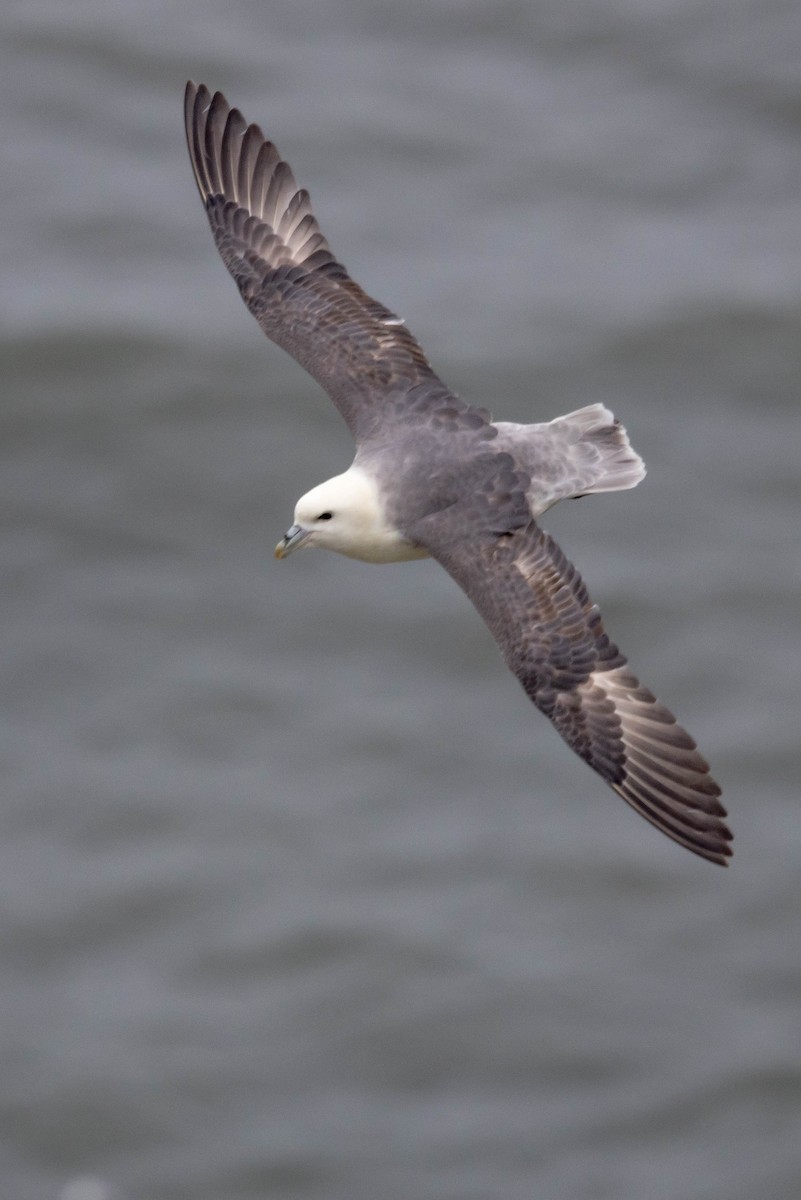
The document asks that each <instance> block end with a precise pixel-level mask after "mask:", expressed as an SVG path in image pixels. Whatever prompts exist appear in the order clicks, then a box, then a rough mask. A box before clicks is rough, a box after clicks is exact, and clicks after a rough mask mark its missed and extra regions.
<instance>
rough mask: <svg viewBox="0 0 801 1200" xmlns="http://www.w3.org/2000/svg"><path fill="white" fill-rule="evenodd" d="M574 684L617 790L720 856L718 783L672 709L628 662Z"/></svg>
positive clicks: (692, 843) (679, 837)
mask: <svg viewBox="0 0 801 1200" xmlns="http://www.w3.org/2000/svg"><path fill="white" fill-rule="evenodd" d="M576 691H577V693H578V695H579V696H580V697H581V704H582V707H583V708H584V709H585V711H586V712H587V713H588V714H589V715H590V718H591V719H592V717H593V716H594V718H595V722H596V723H597V725H598V727H599V732H601V733H602V736H601V739H600V743H601V744H600V746H598V745H597V743H596V746H597V749H598V750H599V751H600V754H601V756H602V757H604V758H605V760H606V762H607V764H608V770H609V782H610V784H611V785H612V787H613V788H614V790H615V791H616V792H617V793H618V795H619V796H621V797H622V798H623V799H624V800H625V801H627V803H628V804H630V805H631V806H632V807H633V808H636V809H637V811H638V812H639V813H641V814H642V815H643V816H644V817H646V818H647V820H649V821H651V822H652V823H653V824H654V825H656V826H657V827H658V828H660V829H662V830H663V832H665V833H667V834H669V836H670V837H673V838H675V839H676V841H679V842H681V843H683V845H685V846H687V847H688V848H689V849H691V850H695V851H696V853H699V852H700V853H702V854H703V855H704V856H705V857H707V858H711V859H713V860H714V861H717V862H720V863H725V860H726V858H727V857H728V856H729V855H730V854H731V849H730V847H729V846H728V845H727V843H726V841H725V840H724V838H725V837H727V836H728V831H727V830H726V828H725V826H723V825H722V824H721V818H722V817H724V816H725V815H726V813H725V809H724V808H723V805H722V804H721V802H720V800H719V799H718V797H719V796H720V788H719V787H718V785H717V783H716V782H715V781H714V779H713V778H712V776H711V775H710V773H709V764H708V763H707V762H706V759H704V758H703V757H702V756H701V754H699V752H698V750H697V748H696V745H695V742H694V741H693V739H692V738H691V737H690V735H689V734H688V733H687V732H686V731H685V730H684V729H682V728H681V726H680V725H678V724H677V723H676V719H675V717H674V716H673V714H672V713H671V712H670V711H669V710H668V709H667V708H665V706H664V705H663V704H660V703H659V702H658V700H657V699H656V698H655V696H654V695H653V694H652V693H651V692H650V691H649V690H648V689H647V688H645V687H642V686H641V684H640V683H639V681H638V680H637V678H636V677H635V676H634V675H633V674H632V672H631V671H630V670H629V669H628V667H617V668H615V669H613V670H609V671H603V670H596V671H593V672H592V673H591V675H590V677H589V678H588V679H587V680H586V682H584V683H582V684H580V685H579V686H578V688H577V689H576Z"/></svg>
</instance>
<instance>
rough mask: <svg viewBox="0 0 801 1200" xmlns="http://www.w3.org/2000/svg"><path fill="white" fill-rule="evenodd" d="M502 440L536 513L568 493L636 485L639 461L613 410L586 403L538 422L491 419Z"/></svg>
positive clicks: (641, 466)
mask: <svg viewBox="0 0 801 1200" xmlns="http://www.w3.org/2000/svg"><path fill="white" fill-rule="evenodd" d="M496 428H497V430H498V434H499V435H500V438H501V441H502V444H505V445H506V446H508V448H509V450H510V451H511V453H512V454H514V456H515V458H516V459H517V461H518V462H519V463H520V465H521V466H523V467H524V468H525V469H526V470H527V471H528V472H529V474H530V477H531V485H530V488H529V492H528V501H529V505H530V507H531V512H532V515H533V516H535V517H537V516H539V515H540V514H541V513H543V512H545V510H546V509H547V508H550V507H551V505H552V504H555V503H556V502H557V500H565V499H567V498H568V497H572V496H586V495H589V494H590V493H592V492H619V491H624V490H625V489H627V488H633V487H636V486H637V484H638V483H639V482H640V480H641V479H642V478H643V477H644V475H645V463H644V462H643V460H642V459H641V458H640V456H639V454H638V453H637V451H636V450H634V449H633V447H632V445H631V443H630V442H629V439H628V434H627V433H626V430H625V429H624V428H623V426H622V425H621V424H620V422H619V421H617V420H616V419H615V416H614V414H613V413H611V412H610V411H609V409H608V408H607V407H606V406H605V405H603V404H590V405H588V406H587V407H586V408H579V409H578V410H577V411H576V412H571V413H566V414H565V416H563V417H556V419H555V420H553V421H549V422H547V424H541V425H513V424H511V423H506V422H496Z"/></svg>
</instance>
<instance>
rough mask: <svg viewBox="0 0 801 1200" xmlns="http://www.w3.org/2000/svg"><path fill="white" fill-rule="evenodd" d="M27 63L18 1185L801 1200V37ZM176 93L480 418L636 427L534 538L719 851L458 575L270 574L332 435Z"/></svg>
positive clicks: (348, 12) (9, 21) (17, 525)
mask: <svg viewBox="0 0 801 1200" xmlns="http://www.w3.org/2000/svg"><path fill="white" fill-rule="evenodd" d="M0 35H1V36H0V90H2V98H3V105H2V112H3V121H2V128H1V129H0V153H1V155H2V161H3V164H4V171H3V176H2V183H0V187H1V188H2V192H3V223H2V235H0V248H1V252H2V264H3V270H2V286H1V287H0V356H2V378H3V381H4V383H3V402H2V407H1V408H0V413H1V414H2V439H1V440H0V452H1V453H2V471H0V490H1V493H2V495H1V500H2V504H1V505H0V514H2V566H3V596H4V605H3V609H4V615H5V621H4V638H3V676H2V677H3V688H2V734H3V738H2V748H3V758H2V762H3V780H4V782H3V789H2V797H3V799H2V805H0V823H2V836H0V979H2V988H1V991H0V1005H1V1006H2V1020H1V1021H0V1194H1V1195H2V1197H3V1200H6V1198H7V1200H48V1198H52V1200H59V1198H60V1200H105V1198H107V1197H110V1196H111V1195H112V1194H114V1195H116V1196H121V1197H123V1200H184V1198H191V1200H255V1198H257V1197H270V1198H271V1200H272V1198H274V1200H290V1198H291V1200H300V1198H303V1200H532V1198H536V1200H679V1198H681V1200H754V1197H759V1198H760V1200H798V1196H799V1195H801V965H800V963H801V955H800V954H799V908H800V901H801V888H800V887H799V859H801V837H799V820H798V795H797V792H798V777H799V703H798V701H799V683H798V680H799V671H800V669H801V651H799V633H798V629H799V621H798V615H799V590H800V589H801V566H800V565H799V553H798V511H799V500H801V484H800V483H799V448H800V446H801V440H800V439H799V433H800V432H801V430H800V429H799V420H798V392H799V381H800V380H801V75H799V71H798V63H799V57H800V56H801V8H799V6H798V4H797V3H795V2H794V0H793V2H789V0H788V2H780V0H743V3H739V4H732V3H731V0H696V2H695V3H693V4H686V3H682V2H681V0H661V2H657V0H628V2H621V0H575V2H574V0H571V3H565V2H564V0H558V2H557V0H550V2H549V0H545V2H543V3H537V4H536V5H533V4H530V3H524V2H523V0H520V2H514V0H512V2H510V3H504V4H500V3H496V4H489V3H484V4H479V3H459V4H457V3H449V2H447V0H434V2H427V3H422V2H420V0H416V2H410V3H407V4H406V5H403V6H400V5H389V4H382V3H378V4H371V3H369V2H368V0H354V2H351V3H348V2H346V0H330V2H327V3H326V4H324V5H323V4H312V3H309V2H307V3H303V2H295V3H291V4H290V3H283V2H278V3H269V4H264V5H255V4H249V3H246V2H245V0H236V2H234V3H229V4H226V5H224V6H221V5H218V4H212V3H210V2H208V0H197V2H195V3H192V4H190V3H188V2H184V0H175V2H173V3H167V4H156V3H154V2H152V0H150V2H145V3H138V4H131V3H129V2H128V0H125V2H123V0H105V2H104V3H102V4H101V3H99V2H98V0H83V2H81V0H71V2H70V3H56V2H55V0H39V2H38V3H37V2H35V0H24V3H23V2H19V3H15V2H13V0H12V2H10V3H7V4H6V5H5V6H4V7H3V10H2V14H0ZM189 76H191V77H193V78H195V79H199V80H202V81H203V82H205V83H207V84H209V85H210V86H211V87H212V88H214V87H221V88H222V89H223V90H225V91H226V93H227V95H228V97H229V99H230V100H231V101H232V102H233V103H235V104H237V105H239V106H240V107H241V108H242V109H243V110H244V112H245V113H246V115H247V116H248V118H249V119H251V120H257V121H259V122H260V123H261V124H262V126H263V127H264V128H265V130H266V131H267V132H268V133H269V135H270V136H272V137H274V138H275V139H276V141H277V142H278V145H279V147H280V148H281V151H282V153H283V154H284V155H285V156H286V157H287V158H289V159H290V161H291V162H292V164H293V167H294V168H295V171H296V173H297V175H298V176H299V178H300V180H301V182H302V183H303V184H304V185H306V186H307V187H309V188H310V190H311V192H312V197H313V199H314V203H315V207H316V210H317V213H318V216H319V218H320V221H321V223H322V225H323V229H324V231H325V232H326V234H327V236H328V237H329V240H330V241H331V243H332V245H333V247H334V250H335V252H336V253H337V254H338V255H339V256H340V258H341V259H342V260H343V261H344V262H345V263H346V264H347V265H348V267H349V268H350V270H351V271H352V273H353V274H354V276H355V277H356V278H357V279H358V280H359V281H360V282H361V283H362V284H363V285H364V286H365V287H367V288H368V290H369V291H371V292H372V293H373V294H374V295H375V296H377V297H378V298H379V299H381V300H382V301H383V302H385V303H386V304H388V305H390V306H391V307H392V308H394V309H395V310H396V311H398V312H400V313H402V314H403V316H404V317H406V319H407V320H408V322H409V324H410V326H411V328H412V329H413V330H414V331H415V333H416V334H417V335H418V336H419V337H420V339H421V341H422V342H423V345H424V347H425V349H426V351H427V353H428V354H429V356H430V358H431V360H432V362H433V363H434V365H435V366H436V368H437V369H438V370H439V371H440V372H441V373H442V375H443V376H444V378H445V379H446V380H447V381H448V383H449V384H450V385H451V386H452V387H454V388H456V389H457V390H458V391H459V392H460V393H461V394H462V395H463V396H465V398H467V399H469V400H470V401H474V402H475V403H477V404H482V405H484V404H486V405H489V406H490V407H491V408H492V409H493V411H494V412H495V413H496V414H497V415H498V416H500V417H503V418H505V419H511V420H529V419H530V420H544V419H547V418H550V417H551V416H554V415H557V414H558V413H560V412H565V411H568V410H570V409H572V408H578V407H580V406H581V405H584V404H589V403H593V402H596V401H603V402H605V403H607V404H608V405H609V406H610V407H612V408H613V409H614V411H615V413H616V414H617V415H618V416H619V417H620V418H621V419H622V420H623V421H624V422H625V424H626V426H627V427H628V429H629V432H630V435H631V438H632V441H633V443H634V445H635V446H636V448H637V449H638V450H639V451H640V453H641V454H642V455H643V457H644V458H645V460H646V462H647V464H648V468H649V474H648V478H647V479H646V481H645V482H644V483H643V484H642V485H641V487H640V488H638V489H637V491H636V492H631V493H624V494H619V495H614V496H606V497H595V498H589V499H586V500H582V501H581V502H580V503H578V504H573V503H570V504H567V505H563V506H562V507H561V508H560V509H557V510H555V511H554V512H552V513H550V514H549V515H548V519H547V522H546V524H547V526H548V528H550V529H551V531H552V532H553V533H554V534H555V535H556V536H557V537H558V538H559V539H560V542H561V543H562V545H563V546H564V548H565V550H566V552H567V553H568V554H569V556H570V557H571V558H573V559H574V560H575V561H576V563H577V564H578V565H579V568H580V569H581V571H582V574H583V575H584V577H585V579H586V581H587V583H588V586H589V587H590V589H591V592H592V595H593V597H594V599H595V600H596V601H597V602H598V603H599V604H600V605H601V607H602V609H603V612H604V614H605V617H606V623H607V626H608V628H609V629H610V631H611V633H612V635H613V636H614V637H615V638H616V639H617V640H618V641H619V642H620V643H621V645H622V647H623V649H624V651H625V652H626V653H627V654H628V656H629V658H630V659H631V661H632V663H633V665H634V666H635V668H636V670H637V671H638V673H639V674H640V676H641V677H642V678H643V680H644V682H645V683H646V684H648V685H649V686H650V687H652V688H653V689H654V690H655V691H657V692H658V693H659V695H660V696H661V697H662V698H663V699H664V700H665V701H666V702H667V703H668V704H669V705H670V706H671V707H672V708H673V709H674V710H675V711H676V712H677V713H678V715H679V717H680V719H681V720H682V722H683V723H684V724H686V725H687V727H688V728H689V729H690V730H691V731H692V732H693V734H694V736H695V737H696V738H697V739H698V741H699V743H700V745H701V748H702V750H703V752H704V753H705V754H706V756H707V757H708V758H709V759H710V761H711V763H712V765H713V768H714V772H715V775H716V777H717V778H718V779H719V780H720V782H721V784H722V786H723V788H724V793H725V800H726V803H727V805H728V807H729V811H730V814H731V821H732V825H733V828H734V830H735V834H736V843H735V859H734V865H733V867H732V868H731V870H729V871H721V870H719V869H717V868H715V867H712V866H710V865H709V864H706V863H703V862H701V861H700V860H698V859H696V858H694V857H692V856H691V855H689V854H687V853H685V852H683V851H681V850H680V849H679V848H678V847H676V846H674V845H672V844H670V843H669V842H668V841H667V840H666V839H664V838H662V837H660V835H659V834H658V833H657V832H656V831H655V830H653V829H651V828H650V827H649V826H648V825H647V824H646V823H645V822H643V821H641V820H640V819H638V818H637V817H636V815H635V814H633V813H632V812H630V811H629V810H628V809H627V808H626V806H625V805H623V804H621V803H620V801H619V800H617V799H616V797H615V796H614V795H613V794H612V793H611V792H610V791H609V790H608V789H606V788H605V787H604V786H603V784H602V783H600V782H599V781H598V780H597V779H596V778H595V777H593V775H592V774H591V773H590V772H588V771H587V769H586V767H585V766H584V765H583V764H582V763H581V762H580V761H579V760H578V759H575V758H573V757H572V756H571V755H570V754H569V753H568V752H567V750H566V749H565V748H564V746H563V745H562V744H561V742H560V741H559V739H558V738H557V737H556V736H555V735H554V733H553V731H552V730H551V729H550V728H549V726H548V723H547V722H546V721H545V720H544V719H543V718H542V717H541V716H540V715H539V714H538V713H537V712H536V711H535V710H534V709H533V708H531V706H529V705H528V704H527V702H526V700H525V697H524V696H523V695H522V694H521V692H520V689H519V688H518V687H517V685H516V684H515V681H514V680H513V679H512V678H511V676H509V675H508V674H507V673H506V672H505V670H504V669H503V667H502V664H501V663H500V660H499V657H498V654H497V650H496V648H495V646H494V645H493V643H492V640H491V638H490V636H489V634H488V633H487V631H486V630H485V629H484V627H483V626H482V624H481V622H480V620H479V618H478V617H477V616H476V614H475V613H474V612H473V610H472V609H471V607H470V605H469V604H468V602H467V601H466V600H465V598H464V597H463V596H462V595H461V593H460V592H459V591H458V589H457V588H456V587H455V585H453V584H452V583H451V582H450V580H448V578H447V577H446V576H445V575H444V573H443V572H442V571H441V570H440V569H439V568H438V567H437V566H436V565H435V564H433V563H431V562H422V563H411V564H404V565H401V566H389V567H384V568H376V567H370V566H366V565H363V564H358V563H354V562H349V561H346V560H344V559H338V558H337V557H335V556H333V555H328V556H326V555H323V554H317V555H314V554H308V555H298V556H297V557H295V558H293V559H291V560H290V561H289V562H288V563H285V564H279V563H276V562H274V561H273V559H272V546H273V545H274V544H275V542H276V540H277V538H278V537H279V535H280V534H281V533H283V531H284V529H285V528H286V526H287V525H288V524H289V522H290V520H291V515H292V510H293V506H294V502H295V499H296V498H297V496H298V495H300V494H301V493H302V492H304V491H306V490H307V489H308V488H309V487H310V486H311V485H313V484H314V483H316V482H318V481H319V480H321V479H323V478H326V477H327V476H329V475H332V474H334V473H336V472H337V471H339V470H342V469H344V467H345V466H346V465H347V464H348V462H349V458H350V453H351V447H350V441H349V437H348V434H347V431H346V429H345V428H344V426H343V425H342V423H341V422H340V420H339V417H338V416H337V414H336V412H335V411H334V409H333V407H332V406H331V405H330V404H329V403H328V402H327V400H326V399H325V397H324V396H322V394H321V393H320V392H319V390H318V388H317V387H316V385H315V384H314V383H313V382H312V381H311V380H310V379H309V378H308V377H307V376H306V375H304V373H303V372H302V371H301V370H300V368H299V367H297V366H296V365H295V364H294V363H293V362H292V361H291V360H289V359H288V358H287V357H286V356H285V355H283V354H282V353H281V352H280V351H278V350H277V349H276V348H275V347H272V346H271V345H270V344H269V343H268V342H267V341H266V340H265V339H264V338H263V337H262V335H261V334H260V332H259V330H258V328H257V327H256V325H255V323H254V322H253V321H252V320H251V318H250V317H249V316H248V314H247V312H246V311H245V309H244V307H243V305H242V304H241V301H240V300H239V298H238V296H237V294H236V290H235V288H234V287H233V285H232V284H231V281H230V280H229V279H228V277H227V275H226V272H225V270H224V268H223V266H222V265H221V263H220V262H219V260H218V258H217V255H216V252H215V250H214V247H213V244H212V240H211V237H210V234H209V231H208V228H207V226H206V222H205V218H204V215H203V212H202V209H201V206H200V203H199V201H198V198H197V195H196V192H195V190H194V184H193V181H192V177H191V171H190V168H189V164H188V160H187V157H186V153H185V149H184V146H183V140H182V139H183V133H182V124H181V96H182V90H183V85H184V82H185V80H186V78H187V77H189ZM93 1189H94V1190H93Z"/></svg>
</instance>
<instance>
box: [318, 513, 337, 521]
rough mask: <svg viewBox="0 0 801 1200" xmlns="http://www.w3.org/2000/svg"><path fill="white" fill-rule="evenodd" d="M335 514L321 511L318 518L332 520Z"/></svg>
mask: <svg viewBox="0 0 801 1200" xmlns="http://www.w3.org/2000/svg"><path fill="white" fill-rule="evenodd" d="M333 515H334V514H333V513H320V515H319V517H318V518H317V520H318V521H330V520H331V518H332V517H333Z"/></svg>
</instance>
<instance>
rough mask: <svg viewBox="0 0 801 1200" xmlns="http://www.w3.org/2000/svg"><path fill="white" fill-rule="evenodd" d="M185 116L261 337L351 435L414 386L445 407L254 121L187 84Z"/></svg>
mask: <svg viewBox="0 0 801 1200" xmlns="http://www.w3.org/2000/svg"><path fill="white" fill-rule="evenodd" d="M184 113H185V119H186V139H187V145H188V147H189V155H190V158H191V160H192V167H193V169H194V172H195V179H196V180H197V185H198V189H199V191H200V195H201V198H202V200H203V203H204V205H205V207H206V213H207V215H208V218H209V222H210V224H211V229H212V233H213V234H214V240H215V242H216V244H217V249H218V250H219V252H220V254H221V256H222V259H223V262H224V263H225V265H226V266H227V268H228V270H229V271H230V272H231V274H232V275H233V277H234V279H235V281H236V284H237V287H238V288H239V290H240V292H241V294H242V298H243V300H244V301H245V303H246V304H247V306H248V308H249V309H250V311H251V312H252V313H253V315H254V317H255V318H256V320H257V321H258V322H259V324H260V325H261V327H262V329H263V330H264V332H265V333H266V334H267V336H268V337H269V338H272V340H273V341H274V342H277V343H278V345H279V346H282V347H283V348H284V349H285V350H287V351H288V352H289V353H290V354H291V355H292V356H293V358H295V359H297V361H298V362H299V363H300V364H301V366H303V367H305V368H306V370H307V371H308V372H309V373H310V374H311V375H312V376H313V377H314V378H315V379H316V380H317V381H318V383H320V384H321V385H322V386H323V387H324V388H325V390H326V391H327V392H328V394H329V395H330V397H331V399H332V400H333V401H334V403H335V404H336V406H337V408H338V409H339V411H340V412H341V413H342V416H343V417H344V418H345V420H346V422H347V424H348V426H349V427H350V429H351V432H352V433H353V434H354V436H355V437H356V438H357V439H363V438H364V437H366V436H368V435H369V433H370V431H371V430H372V429H373V428H374V427H375V426H376V425H378V424H379V423H380V422H382V421H384V420H386V418H387V415H388V413H387V408H388V407H391V406H394V407H395V409H400V408H402V406H403V401H404V397H405V396H406V395H408V393H409V392H410V391H411V390H412V389H416V390H415V396H414V405H415V407H416V408H418V409H423V410H424V409H425V404H424V403H421V397H422V398H423V399H424V398H425V396H426V395H427V394H428V393H430V394H431V397H432V403H433V404H434V406H436V405H441V404H442V403H443V402H445V399H446V398H448V399H449V400H450V402H451V404H452V403H453V400H454V398H453V397H451V396H449V394H448V393H447V389H445V388H444V386H443V385H442V384H441V383H440V381H439V380H438V378H437V376H436V375H435V374H434V372H433V371H432V369H431V367H430V366H429V364H428V362H427V361H426V358H425V355H424V354H423V352H422V350H421V349H420V346H419V345H418V343H417V342H416V341H415V339H414V338H413V337H412V335H411V333H409V331H408V329H407V328H406V326H405V325H404V323H403V321H402V320H401V319H400V318H399V317H397V316H395V314H394V313H392V312H390V310H389V309H387V308H385V307H384V306H383V304H379V303H378V302H377V301H375V300H373V299H371V298H370V296H368V295H367V293H366V292H364V291H362V289H361V288H360V287H359V285H358V284H357V283H354V281H353V280H352V279H351V278H350V276H349V275H348V273H347V271H346V270H345V268H344V267H343V266H342V265H341V264H340V263H338V262H337V261H336V259H335V258H334V256H333V254H332V253H331V250H330V248H329V246H328V242H327V241H326V240H325V238H324V237H323V235H322V233H321V232H320V228H319V226H318V224H317V221H316V219H315V216H314V214H313V212H312V209H311V203H310V200H309V194H308V192H306V191H305V190H302V189H299V188H298V186H297V183H296V182H295V177H294V175H293V174H292V171H291V169H290V167H289V166H288V164H287V163H285V162H282V161H281V158H280V157H279V154H278V151H277V150H276V148H275V146H274V145H273V144H272V143H271V142H268V141H267V140H266V139H265V137H264V135H263V133H262V132H261V130H260V129H259V127H258V126H257V125H247V124H246V122H245V120H244V118H243V117H242V114H241V113H240V112H239V111H238V110H237V109H235V108H231V107H229V105H228V103H227V102H226V100H225V97H224V96H223V95H222V94H221V93H220V92H216V93H215V94H214V96H212V95H211V94H210V92H209V91H208V89H207V88H205V87H203V86H202V85H201V86H198V85H196V84H194V83H192V82H190V83H188V84H187V87H186V95H185V103H184ZM460 407H461V406H460ZM463 407H464V408H465V409H466V408H467V406H466V405H464V406H463ZM421 415H422V412H421Z"/></svg>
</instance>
